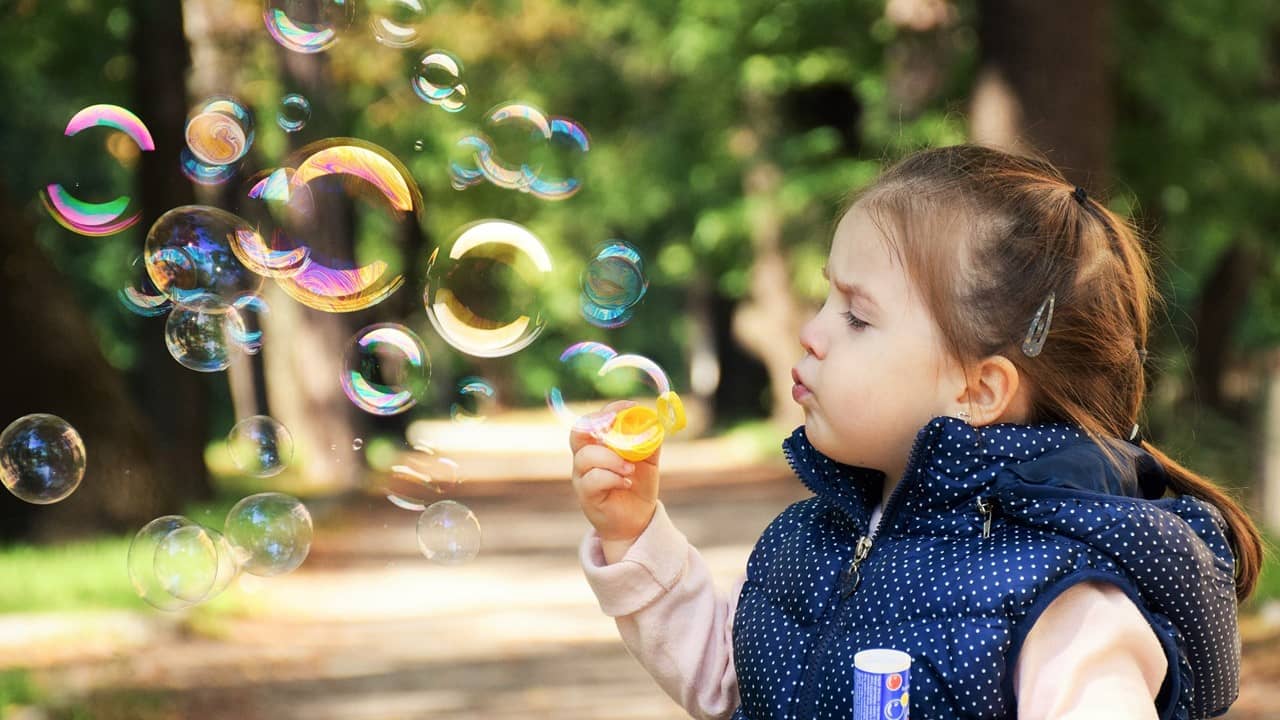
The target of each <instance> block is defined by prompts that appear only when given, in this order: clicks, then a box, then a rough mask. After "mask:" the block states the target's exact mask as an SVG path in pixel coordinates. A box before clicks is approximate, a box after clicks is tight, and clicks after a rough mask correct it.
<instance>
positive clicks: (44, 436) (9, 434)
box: [0, 413, 85, 505]
mask: <svg viewBox="0 0 1280 720" xmlns="http://www.w3.org/2000/svg"><path fill="white" fill-rule="evenodd" d="M84 466H85V452H84V442H83V441H82V440H81V439H80V433H78V432H76V429H75V428H73V427H71V425H70V424H69V423H67V421H66V420H63V419H62V418H60V417H58V416H57V415H49V414H46V413H35V414H32V415H26V416H23V417H21V418H18V419H17V420H14V421H13V422H11V423H9V426H8V427H6V428H5V429H4V432H3V433H0V481H3V483H4V486H5V488H7V489H8V490H9V492H11V493H13V494H14V496H15V497H17V498H19V499H20V500H25V501H27V502H29V503H33V504H36V505H48V504H49V503H55V502H58V501H59V500H62V499H63V498H65V497H67V496H68V495H70V494H71V493H73V492H75V490H76V488H78V487H80V481H81V480H82V479H83V478H84Z"/></svg>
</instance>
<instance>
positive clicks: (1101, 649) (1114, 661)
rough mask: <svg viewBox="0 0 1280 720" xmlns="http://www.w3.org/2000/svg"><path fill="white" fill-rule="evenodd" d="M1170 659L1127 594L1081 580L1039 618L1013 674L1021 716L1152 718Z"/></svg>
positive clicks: (1036, 719)
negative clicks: (1168, 659) (1166, 656)
mask: <svg viewBox="0 0 1280 720" xmlns="http://www.w3.org/2000/svg"><path fill="white" fill-rule="evenodd" d="M1167 667H1168V661H1167V660H1166V658H1165V654H1164V648H1163V647H1161V645H1160V640H1159V639H1158V638H1157V637H1156V634H1155V632H1154V631H1152V629H1151V626H1150V625H1149V624H1148V623H1147V620H1146V618H1144V617H1143V615H1142V612H1141V611H1139V610H1138V608H1137V606H1135V605H1134V604H1133V601H1132V600H1130V599H1129V597H1128V596H1127V595H1125V594H1124V591H1122V590H1120V589H1119V588H1117V587H1116V586H1114V585H1111V584H1109V583H1104V582H1082V583H1080V584H1078V585H1075V586H1073V587H1071V588H1070V589H1068V590H1066V591H1065V592H1063V593H1062V594H1061V595H1059V596H1058V597H1057V598H1056V599H1055V600H1054V601H1053V602H1052V603H1050V604H1049V607H1048V608H1046V609H1045V611H1044V614H1042V615H1041V616H1040V618H1039V619H1038V620H1036V622H1035V625H1034V626H1032V628H1031V632H1029V633H1028V634H1027V639H1026V641H1025V642H1024V644H1023V646H1022V652H1021V653H1020V654H1019V656H1018V661H1017V665H1016V667H1015V668H1014V671H1013V683H1014V692H1015V694H1016V695H1017V698H1018V719H1019V720H1068V719H1070V720H1095V719H1102V720H1110V719H1111V718H1116V719H1117V720H1118V719H1120V718H1124V719H1125V720H1130V719H1133V720H1137V719H1139V718H1141V719H1142V720H1147V719H1148V718H1149V719H1151V720H1154V719H1155V718H1156V707H1155V698H1156V695H1157V694H1159V692H1160V685H1161V683H1163V681H1164V676H1165V670H1166V669H1167Z"/></svg>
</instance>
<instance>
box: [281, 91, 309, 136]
mask: <svg viewBox="0 0 1280 720" xmlns="http://www.w3.org/2000/svg"><path fill="white" fill-rule="evenodd" d="M310 119H311V101H310V100H307V98H305V97H304V96H302V95H299V94H298V93H290V94H288V95H285V96H284V97H283V98H281V99H280V111H279V112H277V113H276V122H277V123H278V124H279V125H280V128H281V129H282V130H284V131H285V132H298V131H299V130H301V129H302V128H303V127H304V126H305V125H306V124H307V121H308V120H310Z"/></svg>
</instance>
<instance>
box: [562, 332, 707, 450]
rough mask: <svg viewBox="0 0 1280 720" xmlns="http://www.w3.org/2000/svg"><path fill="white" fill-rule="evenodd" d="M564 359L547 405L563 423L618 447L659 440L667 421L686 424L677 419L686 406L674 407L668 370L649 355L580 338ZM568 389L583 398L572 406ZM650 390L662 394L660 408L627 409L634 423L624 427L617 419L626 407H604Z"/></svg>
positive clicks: (647, 392)
mask: <svg viewBox="0 0 1280 720" xmlns="http://www.w3.org/2000/svg"><path fill="white" fill-rule="evenodd" d="M560 362H561V368H562V373H561V384H559V385H556V386H554V387H552V388H550V389H549V390H548V391H547V406H548V407H549V408H551V411H552V412H553V413H555V415H556V417H558V418H560V420H561V422H563V423H564V424H565V425H567V426H569V427H572V428H574V429H575V430H577V431H579V432H585V433H588V434H591V435H593V436H594V437H596V438H598V439H601V440H608V442H609V444H610V445H611V446H613V447H614V448H623V449H632V448H640V447H644V446H649V445H653V444H656V443H657V442H660V441H661V438H662V436H663V435H665V433H666V426H668V425H671V426H675V425H677V424H683V422H682V421H681V422H679V423H678V422H677V417H676V415H677V413H679V414H682V413H683V409H677V408H676V407H674V406H675V405H677V404H678V403H679V399H678V398H674V397H672V396H673V393H671V383H670V380H669V379H668V378H667V374H666V372H665V371H664V370H663V369H662V368H661V367H660V366H659V365H658V364H657V363H655V362H654V361H652V360H650V359H649V358H646V357H644V356H641V355H633V354H627V355H619V354H618V353H617V351H615V350H614V349H613V348H611V347H609V346H608V345H605V344H603V343H598V342H581V343H576V344H574V345H570V346H569V347H568V348H566V349H565V351H564V352H563V353H561V354H560ZM562 388H564V389H562ZM568 388H574V389H575V390H576V391H577V392H578V393H581V395H579V397H583V398H584V400H583V401H582V402H579V403H574V404H573V405H572V406H571V405H570V403H569V402H567V401H566V399H565V396H566V392H568ZM646 395H656V396H657V397H658V403H657V404H658V412H657V413H652V412H648V413H641V412H632V413H629V414H628V415H627V417H628V418H631V419H632V420H633V422H628V423H626V424H625V425H623V426H619V425H617V424H616V423H615V422H614V421H615V420H616V419H617V418H618V416H619V415H620V414H622V413H623V412H624V411H623V410H620V409H615V410H613V411H608V412H605V411H603V410H602V408H603V407H604V406H605V405H607V404H608V401H609V400H618V399H628V400H629V399H633V398H637V397H643V396H646ZM585 398H590V399H591V401H590V402H586V401H585ZM640 420H644V422H640Z"/></svg>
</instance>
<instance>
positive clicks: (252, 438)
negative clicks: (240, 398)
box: [227, 415, 293, 477]
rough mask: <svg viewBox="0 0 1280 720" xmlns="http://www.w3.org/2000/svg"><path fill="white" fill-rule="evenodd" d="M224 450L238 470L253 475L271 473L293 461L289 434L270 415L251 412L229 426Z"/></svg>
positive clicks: (281, 469)
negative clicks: (229, 429)
mask: <svg viewBox="0 0 1280 720" xmlns="http://www.w3.org/2000/svg"><path fill="white" fill-rule="evenodd" d="M227 451H228V452H229V453H230V454H231V460H232V462H234V463H235V465H236V467H237V468H239V469H240V470H241V471H243V472H246V473H249V474H250V475H253V476H254V477H272V476H274V475H279V474H280V473H281V472H282V471H284V469H285V468H286V467H288V466H289V463H290V462H292V461H293V434H292V433H290V432H289V429H288V428H286V427H285V426H284V425H283V424H282V423H281V422H280V421H279V420H276V419H275V418H273V417H269V416H267V415H254V416H252V417H247V418H245V419H243V420H241V421H240V422H238V423H236V424H235V427H233V428H231V432H230V433H228V434H227Z"/></svg>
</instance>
